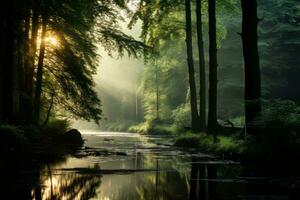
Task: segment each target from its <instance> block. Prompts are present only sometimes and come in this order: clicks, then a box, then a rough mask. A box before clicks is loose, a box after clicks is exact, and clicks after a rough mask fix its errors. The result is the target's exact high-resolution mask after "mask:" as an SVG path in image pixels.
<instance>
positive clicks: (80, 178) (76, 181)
mask: <svg viewBox="0 0 300 200" xmlns="http://www.w3.org/2000/svg"><path fill="white" fill-rule="evenodd" d="M101 177H102V176H97V175H95V174H78V173H66V174H60V175H52V174H51V171H50V174H49V177H48V179H46V180H44V181H43V184H44V185H45V186H46V188H45V189H44V190H43V192H42V196H43V199H45V200H58V199H66V200H75V199H80V200H87V199H91V198H93V197H96V196H97V188H99V187H100V184H101ZM38 194H39V192H37V193H36V195H37V196H38ZM36 200H38V198H36Z"/></svg>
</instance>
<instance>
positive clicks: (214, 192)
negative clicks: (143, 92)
mask: <svg viewBox="0 0 300 200" xmlns="http://www.w3.org/2000/svg"><path fill="white" fill-rule="evenodd" d="M107 137H108V136H107V135H105V136H104V137H100V136H96V135H91V136H85V139H86V148H83V149H82V150H81V151H80V152H78V153H76V154H73V155H70V156H66V158H65V159H63V160H59V161H55V162H52V163H48V164H45V163H44V164H41V163H40V162H38V161H32V162H29V163H28V162H27V163H26V164H24V163H23V164H20V163H18V159H16V160H15V161H14V162H9V163H2V162H1V161H0V169H1V171H2V175H1V180H0V181H1V183H2V184H1V185H3V186H1V187H0V192H1V194H8V195H9V198H4V197H3V196H1V197H0V199H5V200H6V199H12V200H15V199H16V200H32V199H34V200H65V199H66V200H76V199H92V200H96V199H97V200H148V199H149V200H188V199H189V200H218V199H219V200H232V199H241V200H243V199H245V200H248V199H251V200H252V199H253V200H260V199H270V200H273V199H276V200H277V199H278V200H283V199H284V200H285V199H289V200H296V199H297V200H298V199H300V198H298V197H299V183H300V182H299V179H297V177H296V178H295V177H283V178H284V179H283V178H279V179H274V178H272V177H271V178H270V177H258V176H257V175H255V174H251V173H249V171H252V168H250V169H247V167H245V166H242V165H237V164H234V163H228V162H224V161H218V160H214V159H213V158H211V157H207V156H205V155H202V154H198V153H191V152H190V153H183V152H179V151H178V150H177V149H174V148H173V147H170V146H167V145H163V144H162V140H163V141H165V140H164V139H162V140H159V138H151V140H150V142H149V140H148V138H146V137H125V136H124V137H121V136H120V137H110V138H108V139H107ZM158 143H159V144H158ZM118 152H121V153H118ZM3 166H4V167H3ZM259 167H262V166H261V165H260V166H259Z"/></svg>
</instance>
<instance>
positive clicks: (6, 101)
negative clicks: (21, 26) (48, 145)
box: [1, 1, 15, 123]
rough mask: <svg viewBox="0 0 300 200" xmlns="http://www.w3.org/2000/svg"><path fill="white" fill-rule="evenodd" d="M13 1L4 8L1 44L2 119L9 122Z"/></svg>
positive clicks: (13, 38)
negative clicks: (2, 52) (2, 46)
mask: <svg viewBox="0 0 300 200" xmlns="http://www.w3.org/2000/svg"><path fill="white" fill-rule="evenodd" d="M14 4H15V3H14V1H9V2H8V3H7V10H5V11H6V12H5V14H4V15H5V25H3V26H4V29H5V33H4V41H3V45H4V47H5V52H4V57H3V61H2V62H3V65H2V74H1V76H2V77H1V85H2V94H1V95H2V109H1V110H2V121H4V122H8V123H11V122H13V121H14V113H13V111H14V108H13V102H14V101H13V99H14V90H13V89H14V86H13V85H14V74H13V72H14V70H13V65H14V41H15V34H14V29H15V19H14V18H15V5H14Z"/></svg>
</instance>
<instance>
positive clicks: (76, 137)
mask: <svg viewBox="0 0 300 200" xmlns="http://www.w3.org/2000/svg"><path fill="white" fill-rule="evenodd" d="M64 139H65V140H66V142H68V143H69V144H71V145H82V144H83V139H82V137H81V133H80V132H79V131H78V130H77V129H72V130H69V131H68V132H66V133H65V134H64Z"/></svg>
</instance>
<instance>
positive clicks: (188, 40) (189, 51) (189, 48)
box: [185, 0, 199, 132]
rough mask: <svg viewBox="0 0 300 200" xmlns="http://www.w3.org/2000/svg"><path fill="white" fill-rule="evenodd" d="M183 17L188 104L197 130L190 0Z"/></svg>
mask: <svg viewBox="0 0 300 200" xmlns="http://www.w3.org/2000/svg"><path fill="white" fill-rule="evenodd" d="M185 17H186V48H187V63H188V73H189V86H190V104H191V115H192V130H193V131H194V132H197V131H199V115H198V108H197V93H196V83H195V70H194V60H193V46H192V44H193V39H192V19H191V4H190V0H185Z"/></svg>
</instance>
